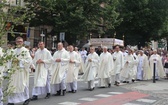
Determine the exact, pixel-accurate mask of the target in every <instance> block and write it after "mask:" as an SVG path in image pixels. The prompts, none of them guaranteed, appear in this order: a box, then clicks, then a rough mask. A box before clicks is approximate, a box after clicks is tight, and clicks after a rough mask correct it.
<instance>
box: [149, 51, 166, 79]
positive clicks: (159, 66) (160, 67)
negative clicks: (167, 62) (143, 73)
mask: <svg viewBox="0 0 168 105" xmlns="http://www.w3.org/2000/svg"><path fill="white" fill-rule="evenodd" d="M154 60H156V61H154ZM149 62H150V63H149V64H150V70H151V71H152V76H153V75H154V74H153V70H154V63H156V66H155V76H156V79H159V78H164V76H165V75H166V73H165V71H164V69H163V65H162V61H161V57H160V55H158V54H153V55H151V57H150V58H149Z"/></svg>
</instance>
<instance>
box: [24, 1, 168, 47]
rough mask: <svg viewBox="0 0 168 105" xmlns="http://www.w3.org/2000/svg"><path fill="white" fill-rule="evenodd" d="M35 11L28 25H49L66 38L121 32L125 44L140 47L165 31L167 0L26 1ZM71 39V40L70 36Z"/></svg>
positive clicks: (166, 28)
mask: <svg viewBox="0 0 168 105" xmlns="http://www.w3.org/2000/svg"><path fill="white" fill-rule="evenodd" d="M27 1H28V2H29V3H30V4H29V7H30V9H31V10H33V11H34V13H36V17H35V18H33V19H32V21H31V25H32V26H39V25H51V26H53V27H54V33H55V34H58V33H59V32H66V37H69V38H72V39H73V38H74V37H79V38H80V36H82V37H83V36H86V35H89V33H93V34H96V35H99V34H100V35H113V34H114V32H115V31H116V32H117V36H116V37H117V38H120V39H121V38H122V36H123V34H124V35H125V42H126V44H130V45H140V46H144V45H145V43H146V42H149V41H150V40H158V39H160V38H163V37H166V36H167V33H168V26H167V23H168V0H27ZM74 40H75V39H74Z"/></svg>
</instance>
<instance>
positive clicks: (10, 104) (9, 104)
mask: <svg viewBox="0 0 168 105" xmlns="http://www.w3.org/2000/svg"><path fill="white" fill-rule="evenodd" d="M7 105H15V104H14V103H8V104H7Z"/></svg>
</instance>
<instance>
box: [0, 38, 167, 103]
mask: <svg viewBox="0 0 168 105" xmlns="http://www.w3.org/2000/svg"><path fill="white" fill-rule="evenodd" d="M12 52H13V53H12ZM6 53H7V54H9V55H10V54H12V55H16V56H15V57H16V58H15V59H11V60H9V61H8V62H7V66H6V68H7V69H8V70H10V68H11V67H12V68H13V69H16V71H15V72H14V73H13V74H12V76H11V80H12V81H10V83H9V86H12V87H13V91H12V93H11V94H10V95H9V96H8V105H14V104H15V103H20V102H24V103H23V105H28V104H29V102H30V101H35V100H37V99H38V96H39V95H43V94H46V97H45V99H48V98H50V96H51V94H53V95H54V96H61V95H62V96H64V95H65V94H66V92H69V93H76V92H77V89H78V88H77V81H78V74H79V73H82V76H81V79H83V81H86V82H88V89H89V90H90V91H93V90H94V89H95V82H94V81H95V79H96V78H98V79H99V86H100V87H105V88H106V87H108V88H110V87H111V85H112V84H114V85H116V86H119V85H120V83H121V82H123V83H132V82H134V81H141V80H151V79H152V78H153V75H154V74H153V70H154V69H155V77H156V78H155V79H156V80H158V79H160V78H165V77H168V56H167V52H166V51H157V50H155V49H154V50H151V49H150V50H149V49H142V50H135V49H131V48H127V49H120V46H115V48H114V49H113V50H110V49H108V47H107V46H103V47H102V48H101V47H98V49H95V47H93V46H91V47H90V48H89V51H86V50H85V48H82V50H78V48H77V47H74V46H72V45H69V46H67V47H66V48H64V47H63V43H61V42H60V43H58V45H57V51H55V52H51V51H49V50H48V49H47V48H45V44H44V42H39V43H38V47H37V48H33V49H30V48H29V47H28V46H25V47H24V46H23V38H21V37H17V38H16V48H15V49H13V47H12V46H11V44H8V50H7V52H6ZM1 55H2V54H1ZM154 64H156V66H153V65H154ZM154 67H155V68H154ZM30 72H35V73H34V86H33V89H32V97H31V98H30V97H29V73H30ZM0 91H1V92H0V95H1V96H2V88H0ZM0 105H2V102H1V104H0Z"/></svg>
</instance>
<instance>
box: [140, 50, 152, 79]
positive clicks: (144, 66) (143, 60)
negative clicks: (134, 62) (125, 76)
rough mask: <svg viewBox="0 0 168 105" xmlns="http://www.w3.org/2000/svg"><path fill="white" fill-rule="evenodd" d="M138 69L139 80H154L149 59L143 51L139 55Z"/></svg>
mask: <svg viewBox="0 0 168 105" xmlns="http://www.w3.org/2000/svg"><path fill="white" fill-rule="evenodd" d="M138 60H139V62H138V69H137V80H138V81H139V80H149V79H152V71H151V70H150V67H149V61H148V57H147V56H146V55H145V54H144V52H143V51H142V50H141V51H140V54H139V55H138Z"/></svg>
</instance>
